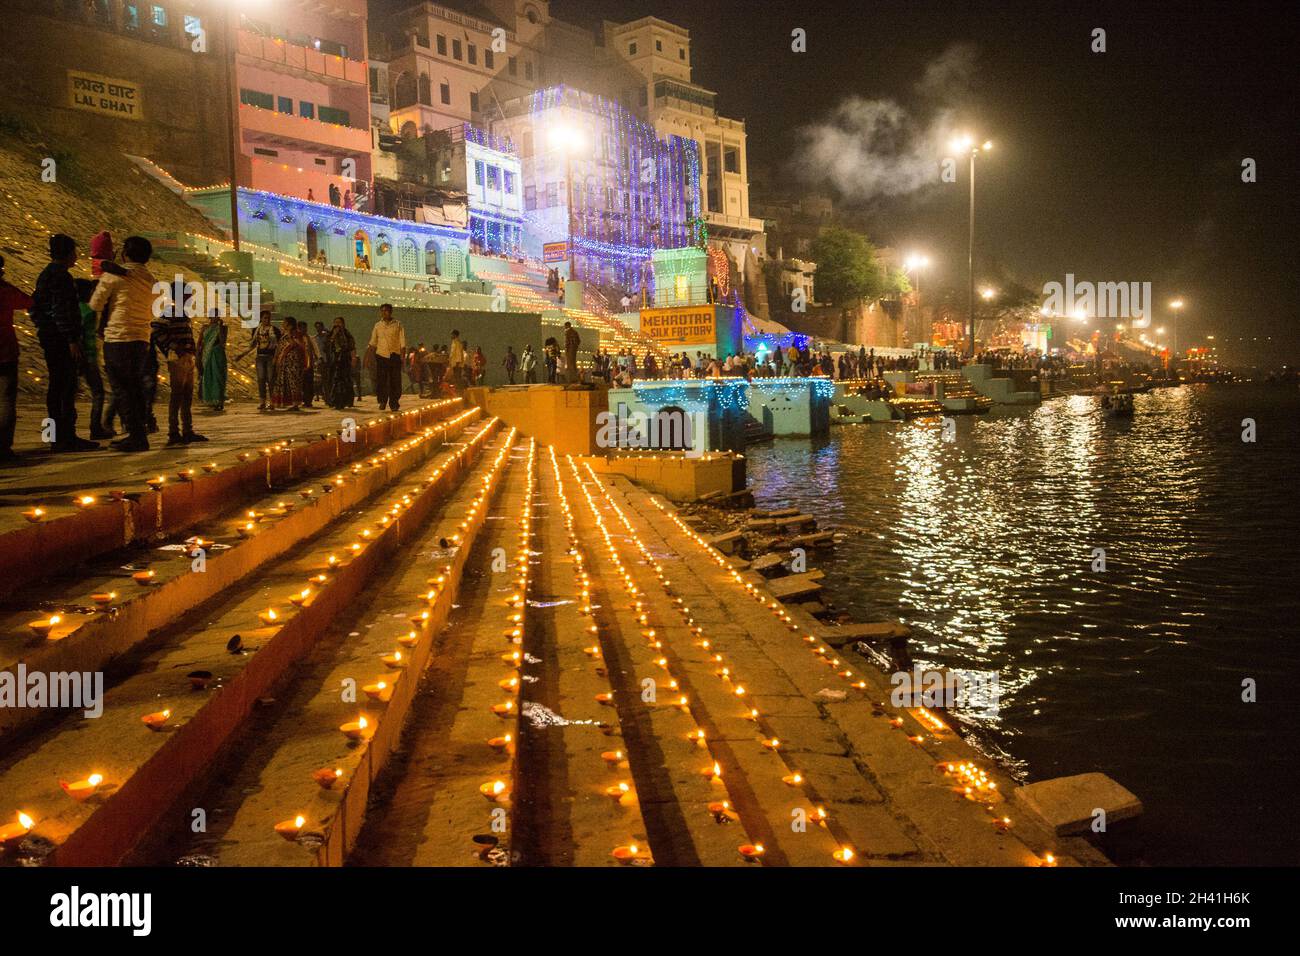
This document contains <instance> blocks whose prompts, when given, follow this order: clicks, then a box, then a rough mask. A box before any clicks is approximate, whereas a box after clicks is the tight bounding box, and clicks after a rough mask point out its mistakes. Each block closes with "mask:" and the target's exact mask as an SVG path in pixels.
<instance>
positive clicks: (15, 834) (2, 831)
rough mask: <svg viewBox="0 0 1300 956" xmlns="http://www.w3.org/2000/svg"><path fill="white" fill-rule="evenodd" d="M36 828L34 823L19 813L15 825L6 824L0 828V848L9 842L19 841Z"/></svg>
mask: <svg viewBox="0 0 1300 956" xmlns="http://www.w3.org/2000/svg"><path fill="white" fill-rule="evenodd" d="M34 826H36V821H35V820H33V819H32V818H31V817H29V816H28V815H27V814H25V813H22V812H21V811H20V812H19V814H18V822H17V823H6V824H5V825H4V826H2V827H0V847H3V846H4V845H5V844H6V843H8V842H9V841H10V840H21V839H22V838H23V837H25V836H27V834H28V833H29V832H30V831H31V829H32V827H34Z"/></svg>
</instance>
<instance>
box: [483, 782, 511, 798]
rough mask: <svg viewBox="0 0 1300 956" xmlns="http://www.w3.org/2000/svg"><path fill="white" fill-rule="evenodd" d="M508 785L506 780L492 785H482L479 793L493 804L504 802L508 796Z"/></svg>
mask: <svg viewBox="0 0 1300 956" xmlns="http://www.w3.org/2000/svg"><path fill="white" fill-rule="evenodd" d="M506 789H507V788H506V784H505V781H504V780H493V781H492V782H491V783H485V784H482V785H481V786H480V787H479V788H478V792H479V793H481V794H483V796H485V797H487V799H489V800H491V801H492V802H493V803H497V802H499V801H501V800H503V799H504V798H505V796H506Z"/></svg>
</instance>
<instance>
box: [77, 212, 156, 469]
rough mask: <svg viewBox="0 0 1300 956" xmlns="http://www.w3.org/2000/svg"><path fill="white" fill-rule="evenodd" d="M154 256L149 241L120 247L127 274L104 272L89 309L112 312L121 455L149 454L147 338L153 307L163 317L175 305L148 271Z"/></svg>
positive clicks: (107, 341) (107, 345)
mask: <svg viewBox="0 0 1300 956" xmlns="http://www.w3.org/2000/svg"><path fill="white" fill-rule="evenodd" d="M152 255H153V245H152V244H151V243H150V242H149V240H148V239H145V238H144V237H142V236H128V237H127V239H126V242H124V243H123V244H122V257H123V259H125V260H126V263H125V265H126V268H125V270H124V272H123V274H122V275H116V274H114V273H110V272H109V271H108V270H105V271H104V274H103V275H101V276H100V277H99V282H98V283H97V284H96V285H95V291H94V294H92V295H91V297H90V308H91V309H93V310H94V312H95V313H96V314H97V315H98V314H102V313H103V311H104V309H105V308H107V309H108V322H107V323H106V324H105V325H104V369H105V371H107V372H108V380H109V382H110V384H111V385H112V387H113V398H114V402H115V403H116V404H117V406H118V409H119V410H120V412H121V415H122V422H123V424H124V425H125V426H126V437H125V438H122V439H119V440H118V441H115V442H113V443H112V445H113V447H114V448H117V449H118V450H119V451H148V450H149V439H148V431H147V419H148V409H147V405H148V401H147V399H146V397H145V367H146V365H147V363H148V359H149V351H150V349H152V346H151V345H150V344H149V337H150V334H151V332H152V329H151V325H152V323H153V320H154V307H155V305H157V307H158V314H159V315H162V314H163V312H164V310H166V309H167V308H169V307H170V306H171V305H172V303H171V297H170V296H169V295H168V293H167V286H166V284H165V283H159V282H157V281H156V280H155V279H154V277H153V273H151V272H150V271H149V269H148V268H147V266H146V263H148V261H149V258H150V256H152ZM155 287H157V288H155Z"/></svg>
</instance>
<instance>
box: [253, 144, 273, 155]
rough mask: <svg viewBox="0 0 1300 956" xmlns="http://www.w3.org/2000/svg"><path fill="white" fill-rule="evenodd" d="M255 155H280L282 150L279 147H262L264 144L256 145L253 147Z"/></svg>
mask: <svg viewBox="0 0 1300 956" xmlns="http://www.w3.org/2000/svg"><path fill="white" fill-rule="evenodd" d="M253 155H255V156H279V155H280V151H279V150H278V149H266V148H264V147H262V146H254V147H253Z"/></svg>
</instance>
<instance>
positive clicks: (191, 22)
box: [184, 13, 203, 37]
mask: <svg viewBox="0 0 1300 956" xmlns="http://www.w3.org/2000/svg"><path fill="white" fill-rule="evenodd" d="M184 30H185V35H186V36H191V37H197V36H201V35H202V34H203V21H202V20H201V19H200V18H198V17H196V16H194V14H192V13H187V14H185V20H184Z"/></svg>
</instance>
